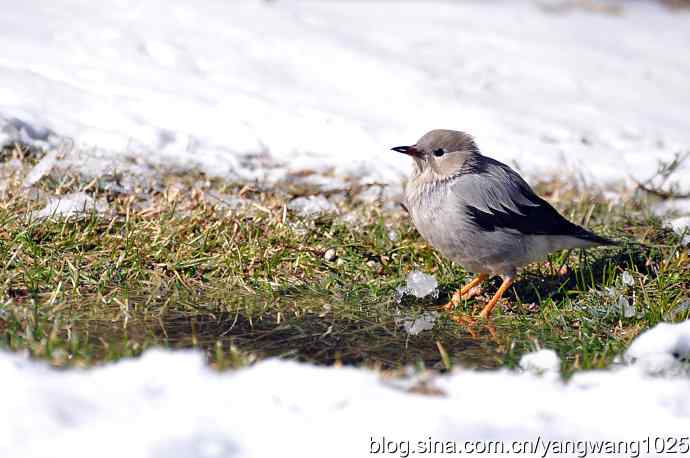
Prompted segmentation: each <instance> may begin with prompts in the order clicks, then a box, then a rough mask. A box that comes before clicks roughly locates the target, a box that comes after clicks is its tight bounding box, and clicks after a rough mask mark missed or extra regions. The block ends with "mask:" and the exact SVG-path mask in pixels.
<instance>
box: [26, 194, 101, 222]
mask: <svg viewBox="0 0 690 458" xmlns="http://www.w3.org/2000/svg"><path fill="white" fill-rule="evenodd" d="M105 208H106V204H105V203H103V202H100V201H96V200H94V199H93V197H91V196H89V195H88V194H86V193H84V192H73V193H70V194H65V195H63V196H57V197H51V198H50V200H49V201H48V204H47V205H46V206H45V207H44V208H43V209H41V210H39V211H38V212H36V213H35V214H34V215H33V216H34V217H35V218H38V219H44V218H51V217H54V216H64V217H70V216H84V215H87V214H88V213H89V212H91V211H96V212H98V213H102V212H103V211H105Z"/></svg>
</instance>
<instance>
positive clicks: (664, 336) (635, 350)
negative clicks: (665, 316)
mask: <svg viewBox="0 0 690 458" xmlns="http://www.w3.org/2000/svg"><path fill="white" fill-rule="evenodd" d="M623 360H624V361H625V362H627V363H628V364H633V365H635V366H637V367H639V368H640V369H642V370H643V371H644V372H646V373H649V374H653V375H674V374H679V373H687V372H688V369H689V367H688V366H689V365H690V364H689V363H690V320H687V321H684V322H682V323H678V324H670V323H659V324H658V325H656V326H655V327H654V328H652V329H650V330H648V331H645V332H644V333H642V334H641V335H640V336H639V337H638V338H637V339H635V340H634V341H633V343H632V345H630V348H629V349H628V351H626V352H625V355H624V357H623Z"/></svg>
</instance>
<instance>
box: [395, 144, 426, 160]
mask: <svg viewBox="0 0 690 458" xmlns="http://www.w3.org/2000/svg"><path fill="white" fill-rule="evenodd" d="M391 149H392V150H393V151H397V152H398V153H403V154H407V155H409V156H412V157H422V152H421V151H419V150H418V149H417V148H415V147H414V145H413V146H396V147H395V148H391Z"/></svg>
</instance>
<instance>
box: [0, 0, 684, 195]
mask: <svg viewBox="0 0 690 458" xmlns="http://www.w3.org/2000/svg"><path fill="white" fill-rule="evenodd" d="M536 3H537V2H533V1H523V2H519V1H510V2H508V1H496V2H438V3H434V4H433V6H430V3H429V2H396V3H392V2H387V1H368V2H350V1H344V0H342V1H329V2H297V1H289V0H281V1H276V2H268V1H233V2H230V1H223V0H206V1H204V2H202V3H190V2H189V1H186V0H144V1H140V0H137V1H134V0H109V1H99V2H93V1H89V0H64V1H61V2H60V6H59V7H56V6H55V2H54V1H52V0H27V1H22V2H14V3H13V4H12V7H11V8H5V10H4V11H3V14H2V15H0V43H2V44H3V46H2V49H3V53H2V55H1V56H0V140H2V141H11V140H14V139H22V140H34V141H38V142H43V143H55V142H59V141H60V139H59V138H58V137H56V136H55V135H54V134H53V132H55V133H57V134H59V135H60V136H68V137H73V138H74V139H75V140H76V142H77V144H78V145H80V146H81V147H82V148H83V147H85V146H87V147H89V146H94V147H97V148H102V149H106V150H109V151H110V152H111V153H109V154H111V155H116V156H117V155H123V154H130V155H135V156H146V157H147V159H150V160H152V161H157V162H159V163H164V164H177V165H181V166H185V167H189V166H190V165H200V166H202V167H203V168H204V169H206V171H207V172H209V173H211V174H214V175H226V174H236V175H239V176H241V177H245V178H254V177H275V176H280V175H281V174H282V175H284V174H285V173H286V172H287V171H288V170H302V169H311V170H315V171H325V170H329V169H332V168H335V171H336V173H338V174H352V175H357V176H363V177H368V178H370V179H380V180H385V181H395V180H398V179H399V178H400V175H401V174H402V173H406V172H407V169H408V167H409V158H405V157H402V155H399V154H395V153H393V152H391V151H389V150H388V148H390V147H392V146H398V145H400V144H406V143H412V142H414V141H415V140H416V139H417V138H418V137H419V136H420V135H421V134H422V133H424V132H425V131H427V130H429V129H431V128H439V127H444V128H456V129H462V130H467V131H469V132H471V133H474V134H475V136H476V137H477V140H478V142H479V144H480V146H481V147H482V149H483V150H484V151H485V152H487V153H489V154H491V155H494V156H496V157H497V158H498V159H500V160H504V161H508V162H512V161H517V162H518V163H519V164H520V166H521V168H522V169H524V171H526V172H528V173H529V175H532V176H534V175H537V174H539V173H540V172H543V171H547V172H548V171H558V172H563V171H564V170H568V169H572V170H574V171H576V172H577V173H582V174H583V175H585V176H591V177H594V178H597V179H601V180H618V179H626V178H627V177H628V175H629V174H632V175H634V176H637V177H641V178H647V176H648V175H649V174H650V173H652V172H653V171H654V170H655V169H656V167H655V165H656V160H657V159H659V158H670V157H671V155H672V154H673V153H674V152H676V151H679V150H683V149H687V147H688V145H690V116H688V113H687V107H688V106H690V91H688V78H689V76H690V59H687V43H688V42H690V15H688V14H683V13H677V12H672V11H670V10H668V9H665V8H663V7H661V6H660V5H658V3H659V2H622V6H623V14H621V15H607V14H599V13H593V12H587V11H583V10H571V12H570V13H567V14H553V13H546V12H544V9H543V8H540V7H539V6H538V5H537V4H536ZM84 167H85V166H84ZM681 177H682V178H683V179H684V181H685V183H686V184H687V183H690V178H689V177H690V173H688V170H687V169H685V170H684V171H683V172H682V174H681Z"/></svg>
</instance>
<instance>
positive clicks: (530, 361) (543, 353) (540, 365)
mask: <svg viewBox="0 0 690 458" xmlns="http://www.w3.org/2000/svg"><path fill="white" fill-rule="evenodd" d="M520 368H521V369H522V370H524V371H527V372H531V373H533V374H535V375H542V374H549V375H552V376H553V375H555V376H558V375H559V374H560V370H561V360H560V359H559V358H558V355H557V354H556V352H555V351H553V350H548V349H541V350H538V351H535V352H532V353H528V354H526V355H522V357H521V358H520Z"/></svg>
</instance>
